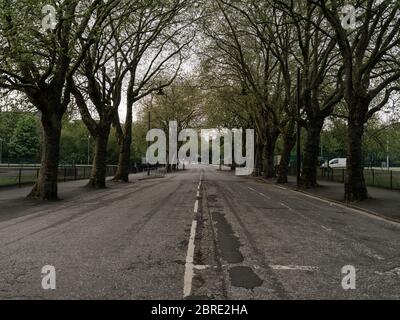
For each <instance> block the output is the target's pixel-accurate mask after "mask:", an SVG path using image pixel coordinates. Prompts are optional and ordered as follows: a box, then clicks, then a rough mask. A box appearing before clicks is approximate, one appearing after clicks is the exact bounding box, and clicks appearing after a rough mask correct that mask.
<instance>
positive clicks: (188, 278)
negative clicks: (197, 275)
mask: <svg viewBox="0 0 400 320" xmlns="http://www.w3.org/2000/svg"><path fill="white" fill-rule="evenodd" d="M196 229H197V221H196V220H193V222H192V228H191V230H190V238H189V246H188V251H187V256H186V265H185V277H184V287H183V297H188V296H190V294H191V292H192V279H193V275H194V271H193V269H194V265H193V259H194V239H195V237H196Z"/></svg>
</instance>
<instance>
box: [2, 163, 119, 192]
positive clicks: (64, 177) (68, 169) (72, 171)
mask: <svg viewBox="0 0 400 320" xmlns="http://www.w3.org/2000/svg"><path fill="white" fill-rule="evenodd" d="M91 170H92V166H89V165H88V166H85V165H69V166H67V165H62V166H60V167H59V168H58V181H60V182H66V181H74V180H84V179H88V178H89V177H90V173H91ZM116 170H117V166H111V165H110V166H107V172H106V174H107V176H113V175H114V174H115V172H116ZM38 175H39V166H37V165H18V166H13V165H0V187H5V186H19V187H21V186H23V185H28V184H33V183H35V181H36V180H37V177H38Z"/></svg>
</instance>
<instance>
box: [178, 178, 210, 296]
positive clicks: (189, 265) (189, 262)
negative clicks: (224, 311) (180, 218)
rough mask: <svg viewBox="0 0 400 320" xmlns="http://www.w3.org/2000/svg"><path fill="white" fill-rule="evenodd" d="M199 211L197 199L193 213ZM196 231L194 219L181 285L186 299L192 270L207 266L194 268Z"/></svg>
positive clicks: (189, 289) (202, 267)
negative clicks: (182, 283)
mask: <svg viewBox="0 0 400 320" xmlns="http://www.w3.org/2000/svg"><path fill="white" fill-rule="evenodd" d="M201 179H202V175H201V176H200V183H199V187H198V191H197V198H199V197H200V190H201ZM198 211H199V199H196V201H195V203H194V208H193V212H194V213H195V214H197V213H198ZM196 230H197V220H196V218H195V219H194V220H193V221H192V227H191V229H190V238H189V244H188V250H187V255H186V263H185V275H184V285H183V297H184V298H186V297H188V296H190V295H191V293H192V281H193V276H194V269H197V270H203V269H205V268H207V266H195V265H194V248H195V245H194V242H195V239H196Z"/></svg>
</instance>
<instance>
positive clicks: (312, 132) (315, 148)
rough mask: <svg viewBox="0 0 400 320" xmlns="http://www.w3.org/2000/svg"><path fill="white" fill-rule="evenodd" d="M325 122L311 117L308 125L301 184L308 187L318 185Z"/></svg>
mask: <svg viewBox="0 0 400 320" xmlns="http://www.w3.org/2000/svg"><path fill="white" fill-rule="evenodd" d="M323 123H324V122H323V121H321V120H320V119H311V121H310V122H309V124H308V126H307V139H306V142H305V146H304V157H303V168H302V174H301V184H302V185H303V186H304V187H306V188H315V187H317V186H318V182H317V176H318V167H319V163H318V155H319V151H320V141H321V131H322V126H323Z"/></svg>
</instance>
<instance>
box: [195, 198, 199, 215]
mask: <svg viewBox="0 0 400 320" xmlns="http://www.w3.org/2000/svg"><path fill="white" fill-rule="evenodd" d="M197 212H199V200H196V202H195V203H194V213H197Z"/></svg>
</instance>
